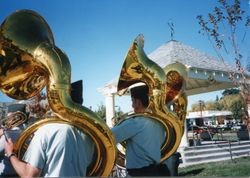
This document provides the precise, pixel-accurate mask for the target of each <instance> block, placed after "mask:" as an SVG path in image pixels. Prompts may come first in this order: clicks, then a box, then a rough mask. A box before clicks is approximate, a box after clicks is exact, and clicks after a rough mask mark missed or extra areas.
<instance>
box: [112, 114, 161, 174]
mask: <svg viewBox="0 0 250 178" xmlns="http://www.w3.org/2000/svg"><path fill="white" fill-rule="evenodd" d="M112 132H113V133H114V135H115V139H116V142H117V143H121V142H122V141H126V168H127V169H132V168H142V167H145V166H148V165H150V164H154V163H159V162H160V159H161V151H160V150H161V146H162V144H163V142H164V139H165V130H164V128H163V126H162V124H161V123H159V122H158V121H156V120H153V119H150V118H145V117H135V118H130V119H128V120H125V121H123V122H122V123H120V124H119V125H117V126H115V127H113V128H112Z"/></svg>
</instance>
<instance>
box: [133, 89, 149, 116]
mask: <svg viewBox="0 0 250 178" xmlns="http://www.w3.org/2000/svg"><path fill="white" fill-rule="evenodd" d="M130 93H131V99H132V107H133V108H134V112H135V113H140V112H144V111H145V109H146V108H147V107H148V104H149V97H148V86H147V85H142V86H137V87H133V88H131V89H130Z"/></svg>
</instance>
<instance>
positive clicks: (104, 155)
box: [0, 10, 116, 177]
mask: <svg viewBox="0 0 250 178" xmlns="http://www.w3.org/2000/svg"><path fill="white" fill-rule="evenodd" d="M70 79H71V66H70V62H69V59H68V57H67V56H66V54H65V53H64V52H63V51H62V50H60V49H59V48H58V47H56V46H55V43H54V38H53V35H52V32H51V29H50V27H49V26H48V24H47V22H46V21H45V20H44V19H43V18H42V17H41V16H40V15H39V14H37V13H36V12H33V11H31V10H20V11H16V12H15V13H13V14H11V15H10V16H8V17H7V18H6V19H5V21H4V22H3V23H2V24H1V29H0V89H1V90H2V92H3V93H5V94H6V95H8V96H9V97H11V98H14V99H18V100H25V99H29V98H31V97H33V96H35V95H37V94H38V93H39V92H41V90H42V89H43V88H44V87H45V86H46V89H47V97H48V102H49V106H50V108H51V109H52V110H53V112H54V113H55V115H56V116H55V117H52V118H45V119H42V120H39V121H38V122H35V123H34V124H33V125H31V126H30V127H28V128H27V129H25V130H24V131H23V133H22V134H21V136H20V138H19V139H18V141H17V143H16V145H15V149H16V150H17V152H18V155H19V157H21V156H22V153H23V152H24V147H25V144H26V143H27V141H28V140H29V139H30V137H31V136H32V135H33V133H34V132H35V131H36V130H37V129H38V128H40V127H41V126H42V125H44V124H48V123H66V124H70V125H73V126H75V127H77V128H78V129H80V130H81V131H82V132H84V133H86V134H88V135H89V136H90V137H91V138H92V140H93V141H94V143H95V145H96V147H95V150H96V153H95V160H93V163H92V166H91V168H90V169H89V171H88V173H87V175H88V176H105V177H106V176H108V175H109V174H110V172H111V171H112V168H113V165H114V162H115V159H116V148H115V142H114V137H113V135H112V133H111V130H110V129H109V128H108V126H107V125H106V124H105V122H104V121H103V120H102V119H100V118H99V117H98V116H97V115H96V114H95V113H94V112H92V111H91V110H90V109H88V108H86V107H84V106H82V105H79V104H77V103H74V102H73V101H72V99H71V96H70V90H71V86H70V83H71V82H70ZM69 164H70V163H69Z"/></svg>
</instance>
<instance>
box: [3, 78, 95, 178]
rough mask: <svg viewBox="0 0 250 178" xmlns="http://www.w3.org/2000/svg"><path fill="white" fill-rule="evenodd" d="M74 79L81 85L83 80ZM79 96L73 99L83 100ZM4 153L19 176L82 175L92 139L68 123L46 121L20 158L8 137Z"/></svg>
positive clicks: (91, 151)
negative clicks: (47, 122)
mask: <svg viewBox="0 0 250 178" xmlns="http://www.w3.org/2000/svg"><path fill="white" fill-rule="evenodd" d="M76 83H77V84H75V85H76V86H79V85H82V81H77V82H76ZM80 88H81V86H80ZM73 91H74V88H73ZM78 92H82V91H79V90H77V92H76V93H78ZM73 93H74V92H72V93H71V94H73ZM79 96H81V95H79ZM79 96H77V97H76V98H77V99H78V100H77V101H76V102H79V101H82V98H79ZM74 98H75V96H72V99H74ZM79 104H82V103H80V102H79ZM5 153H6V155H7V157H8V159H9V160H10V162H11V164H12V166H13V167H14V169H15V171H16V172H17V174H18V175H19V176H21V177H84V176H86V172H87V167H88V166H89V165H90V164H91V162H92V158H93V154H94V143H93V141H92V140H91V139H90V138H89V136H87V135H86V134H84V133H82V132H81V131H79V130H78V129H77V128H75V127H73V126H71V125H69V124H64V123H49V124H46V125H43V126H41V127H40V128H39V129H38V130H37V131H36V132H35V133H34V137H33V138H32V140H31V142H30V144H29V146H28V148H27V151H26V153H25V155H24V157H23V159H22V160H19V159H18V157H17V156H16V155H15V153H13V142H12V140H11V139H8V141H7V142H6V144H5Z"/></svg>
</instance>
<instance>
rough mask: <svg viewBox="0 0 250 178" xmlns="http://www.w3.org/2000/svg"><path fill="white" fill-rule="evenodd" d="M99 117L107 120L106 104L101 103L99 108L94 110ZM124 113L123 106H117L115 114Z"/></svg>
mask: <svg viewBox="0 0 250 178" xmlns="http://www.w3.org/2000/svg"><path fill="white" fill-rule="evenodd" d="M94 112H95V113H96V114H97V115H98V116H99V117H101V118H102V119H103V120H106V106H105V105H104V104H103V103H100V104H99V105H98V106H97V110H96V111H94ZM122 114H124V112H123V111H122V110H121V108H120V107H119V106H118V107H116V108H115V116H116V117H118V116H120V115H122Z"/></svg>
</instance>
